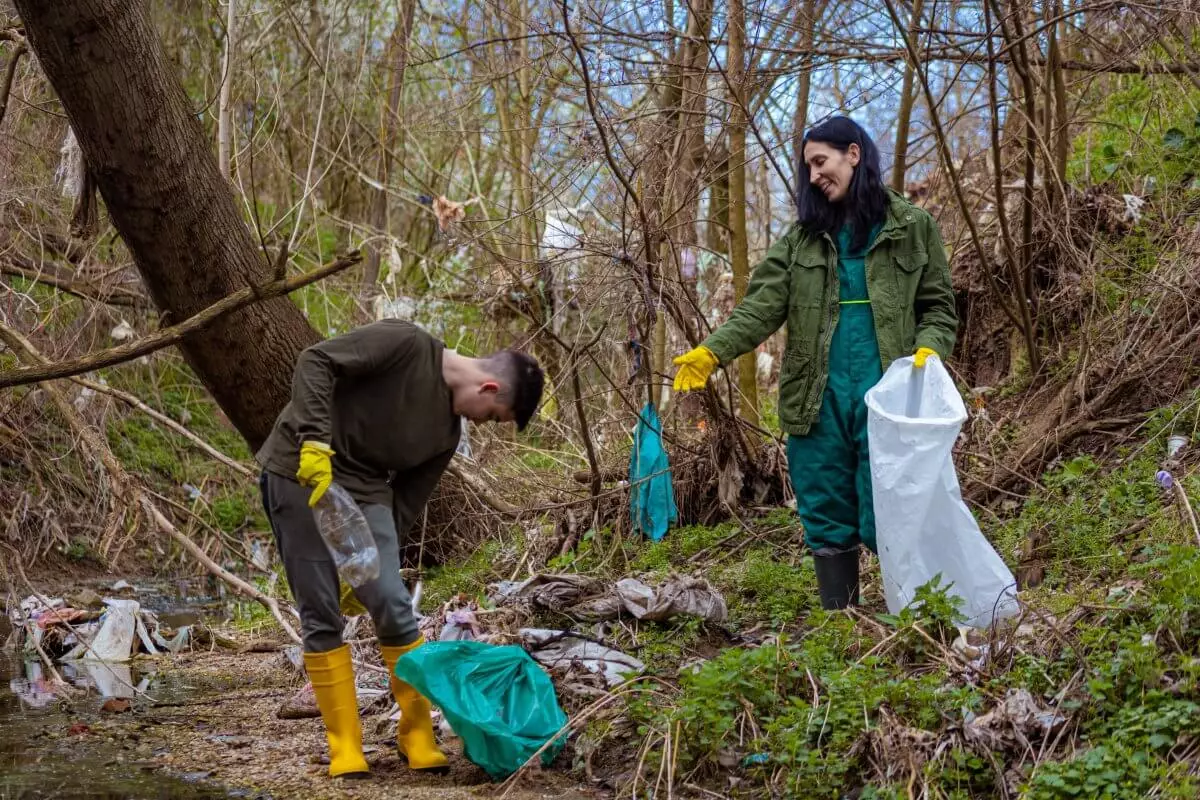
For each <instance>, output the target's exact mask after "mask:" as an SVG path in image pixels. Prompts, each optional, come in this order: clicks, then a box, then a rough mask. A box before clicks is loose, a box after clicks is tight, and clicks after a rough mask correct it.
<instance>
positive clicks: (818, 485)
mask: <svg viewBox="0 0 1200 800" xmlns="http://www.w3.org/2000/svg"><path fill="white" fill-rule="evenodd" d="M878 232H879V227H876V228H875V229H874V230H872V231H871V235H870V237H869V239H868V244H867V248H866V250H869V249H870V246H871V244H872V243H873V242H874V241H875V236H876V235H877V234H878ZM837 247H838V282H839V290H838V291H839V298H838V299H839V304H840V306H841V313H840V315H839V318H838V322H837V326H836V327H835V328H834V331H833V338H832V340H831V342H830V345H829V381H828V383H827V384H826V386H825V392H824V394H823V396H822V398H821V410H820V413H819V416H818V417H817V421H816V424H814V425H813V427H812V429H811V430H810V431H809V433H808V434H807V435H805V436H796V435H790V436H789V437H788V448H787V451H788V472H789V474H790V476H791V481H792V488H793V489H794V490H795V492H796V512H797V514H798V515H799V517H800V521H801V522H802V523H804V537H805V540H806V542H807V543H808V546H809V547H811V548H812V550H813V552H814V553H816V554H817V555H832V554H835V553H842V552H846V551H848V550H853V549H854V548H856V547H857V546H858V545H859V544H863V545H866V546H867V547H868V548H870V549H871V551H872V552H875V510H874V507H873V505H872V500H871V467H870V461H869V458H868V451H867V405H866V402H865V400H864V396H865V395H866V393H867V390H868V389H870V388H871V387H872V386H874V385H875V383H876V382H878V381H879V379H880V378H881V377H882V376H883V366H882V360H881V358H880V354H879V342H878V340H877V339H876V338H875V321H874V318H873V316H872V313H871V303H870V300H869V298H868V297H867V270H866V260H865V257H866V250H864V251H861V252H857V253H851V252H850V232H849V229H848V228H846V227H843V228H842V229H841V231H839V233H838V237H837Z"/></svg>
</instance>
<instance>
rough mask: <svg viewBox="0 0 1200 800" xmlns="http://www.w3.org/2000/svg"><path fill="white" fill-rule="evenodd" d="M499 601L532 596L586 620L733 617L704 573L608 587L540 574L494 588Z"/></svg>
mask: <svg viewBox="0 0 1200 800" xmlns="http://www.w3.org/2000/svg"><path fill="white" fill-rule="evenodd" d="M492 599H493V600H494V601H495V602H496V603H497V604H501V605H502V604H505V603H511V602H515V601H517V600H526V601H528V602H530V603H531V604H533V605H534V606H539V607H542V608H547V609H551V610H553V611H559V612H561V613H563V614H566V615H567V616H570V617H573V618H575V619H580V620H588V621H600V620H606V619H615V618H617V617H619V616H620V615H621V614H622V613H625V614H629V615H630V616H632V617H634V618H635V619H639V620H647V621H655V622H661V621H663V620H667V619H670V618H671V617H674V616H680V615H686V616H694V617H700V618H701V619H703V620H705V621H706V622H714V623H719V622H724V621H725V620H726V618H727V617H728V616H729V611H728V608H727V607H726V605H725V598H723V597H722V596H721V593H720V592H718V591H717V590H716V588H714V587H713V585H712V584H711V583H709V582H708V581H707V580H706V579H704V578H697V577H692V576H689V575H674V574H672V575H670V576H669V577H668V578H667V579H666V580H665V581H663V582H662V583H661V584H659V585H658V586H651V585H649V584H647V583H645V582H643V581H641V580H638V579H637V578H622V579H621V580H619V581H617V583H616V584H615V585H614V586H611V587H609V586H605V585H604V584H603V583H602V582H600V581H598V580H596V579H595V578H589V577H587V576H585V575H572V574H567V575H537V576H534V577H533V578H530V579H529V580H527V581H523V582H521V583H513V582H508V581H506V582H502V583H500V584H496V585H495V586H494V587H493V593H492Z"/></svg>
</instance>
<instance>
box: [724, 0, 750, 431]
mask: <svg viewBox="0 0 1200 800" xmlns="http://www.w3.org/2000/svg"><path fill="white" fill-rule="evenodd" d="M727 72H728V74H729V84H730V86H731V87H732V88H733V96H732V97H731V98H730V103H729V250H730V256H731V261H732V262H733V296H734V300H735V301H736V302H738V303H740V302H742V298H744V297H745V296H746V288H747V286H749V284H750V260H749V252H748V250H749V242H748V241H747V239H746V126H747V124H748V120H747V119H746V94H747V92H746V9H745V5H744V4H743V3H742V2H741V0H733V2H731V3H730V4H729V67H728V70H727ZM738 389H739V394H738V396H739V406H740V411H741V415H742V419H744V420H746V421H747V422H749V423H750V424H751V425H757V424H758V357H757V354H756V352H749V353H746V354H745V355H744V356H742V357H741V358H739V359H738Z"/></svg>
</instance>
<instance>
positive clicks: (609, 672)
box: [517, 628, 646, 686]
mask: <svg viewBox="0 0 1200 800" xmlns="http://www.w3.org/2000/svg"><path fill="white" fill-rule="evenodd" d="M517 633H518V635H519V636H520V637H521V641H522V643H523V644H524V645H525V647H526V649H527V650H529V654H530V655H531V656H533V658H534V660H536V661H537V662H538V663H540V664H543V665H545V666H547V667H553V666H563V665H567V666H569V665H571V664H579V665H581V666H583V667H584V668H586V669H587V670H588V671H589V672H595V673H597V674H599V675H603V676H604V680H605V682H606V683H607V684H608V685H609V686H616V685H618V684H620V683H622V682H624V681H625V680H626V678H627V677H629V675H630V674H634V675H637V674H641V673H642V671H643V670H645V669H646V665H645V664H644V663H643V662H642V661H640V660H638V659H636V658H634V657H633V656H631V655H629V654H628V653H622V652H621V651H620V650H614V649H613V648H611V647H606V646H605V645H602V644H599V643H597V642H593V641H589V640H587V639H581V638H579V637H578V636H575V635H572V634H571V633H570V632H569V631H552V630H547V629H545V628H522V629H521V630H520V631H518V632H517Z"/></svg>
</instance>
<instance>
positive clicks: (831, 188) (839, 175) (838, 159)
mask: <svg viewBox="0 0 1200 800" xmlns="http://www.w3.org/2000/svg"><path fill="white" fill-rule="evenodd" d="M859 156H860V150H859V148H858V145H856V144H852V145H850V147H848V148H847V149H846V151H845V152H842V151H841V150H838V149H837V148H836V147H832V146H830V145H827V144H825V143H824V142H808V143H806V144H805V145H804V163H806V164H808V179H809V181H811V182H812V184H813V186H816V187H817V188H818V189H820V190H821V191H822V192H823V193H824V195H825V197H826V198H827V199H828V200H829V202H831V203H838V202H841V201H842V200H843V199H845V197H846V193H847V192H848V191H850V181H851V179H852V178H853V177H854V168H855V167H857V166H858V159H859Z"/></svg>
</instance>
